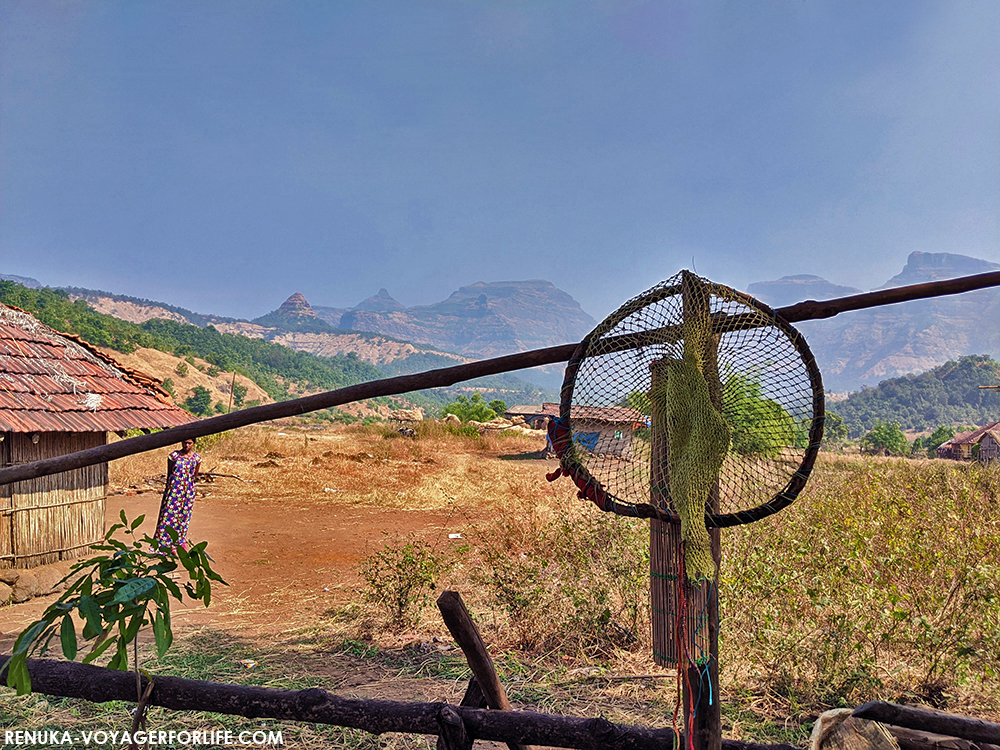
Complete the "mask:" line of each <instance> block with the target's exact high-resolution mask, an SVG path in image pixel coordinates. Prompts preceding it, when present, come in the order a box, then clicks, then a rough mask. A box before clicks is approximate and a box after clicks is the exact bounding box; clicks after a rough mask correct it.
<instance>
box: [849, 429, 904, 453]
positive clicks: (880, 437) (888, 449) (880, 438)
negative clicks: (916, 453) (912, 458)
mask: <svg viewBox="0 0 1000 750" xmlns="http://www.w3.org/2000/svg"><path fill="white" fill-rule="evenodd" d="M861 450H862V451H864V452H865V453H887V454H889V455H892V456H905V455H907V454H909V452H910V443H909V441H908V440H907V439H906V435H904V434H903V430H902V429H900V426H899V422H892V423H889V422H876V423H875V426H874V427H872V429H871V431H870V432H868V434H867V435H865V436H864V437H863V438H861Z"/></svg>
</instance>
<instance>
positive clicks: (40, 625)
mask: <svg viewBox="0 0 1000 750" xmlns="http://www.w3.org/2000/svg"><path fill="white" fill-rule="evenodd" d="M119 517H120V518H121V523H116V524H115V525H113V526H112V527H111V528H110V529H108V531H107V533H106V534H105V535H104V540H103V543H102V544H95V545H93V546H92V547H91V549H92V550H96V551H99V552H103V553H105V554H103V555H99V556H97V557H92V558H90V559H88V560H82V561H80V562H78V563H76V564H75V565H74V566H73V569H72V571H71V574H70V576H67V578H69V577H73V576H75V578H74V580H73V581H72V582H71V583H70V584H69V588H68V589H67V590H66V592H65V593H64V594H63V595H62V596H60V597H59V599H58V601H56V602H54V603H52V604H50V605H49V607H48V608H47V609H46V610H45V612H43V613H42V617H41V619H39V620H36V621H35V622H34V623H32V624H31V625H30V626H28V627H27V628H26V629H25V630H24V631H22V632H21V634H20V635H19V636H18V638H17V641H15V643H14V648H13V650H12V652H11V658H10V660H9V661H8V662H7V664H6V665H5V667H4V669H6V670H7V685H8V687H12V688H16V689H17V694H18V695H24V694H25V693H28V692H31V676H30V675H29V673H28V667H27V659H28V656H30V655H31V653H32V652H33V651H34V650H36V649H38V650H40V651H41V653H42V655H44V654H45V652H46V650H47V649H48V647H49V644H50V643H51V642H52V640H53V638H57V637H58V638H59V642H60V645H61V646H62V652H63V656H65V657H66V658H67V659H69V660H70V661H73V660H74V659H75V658H76V656H77V652H78V650H79V640H78V638H77V633H76V623H75V622H74V618H73V613H74V612H75V613H76V619H77V620H79V621H80V622H82V624H83V632H82V633H81V635H82V638H83V640H85V641H93V642H94V643H93V645H92V646H91V647H90V650H89V652H88V653H87V655H86V656H84V658H83V663H84V664H89V663H90V662H92V661H94V659H96V658H98V657H99V656H100V655H101V654H102V653H104V652H105V651H107V650H108V649H110V648H112V647H113V654H114V655H113V656H112V657H111V661H110V662H109V663H108V668H109V669H120V670H124V669H128V662H129V655H128V649H129V646H132V654H133V664H134V671H135V676H136V687H137V689H138V686H139V684H140V683H139V672H140V667H139V649H138V635H139V631H140V630H141V629H142V628H143V627H144V626H146V625H150V626H152V628H153V636H154V639H155V642H156V651H157V655H158V656H160V657H161V658H162V657H163V655H164V654H165V653H166V652H167V650H168V649H169V648H170V645H171V643H173V639H174V635H173V630H172V628H171V619H170V599H171V598H173V599H176V600H177V601H180V602H183V601H184V595H185V593H186V594H187V597H188V598H190V599H194V600H195V601H201V602H203V603H204V604H205V606H206V607H207V606H208V605H209V604H210V603H211V601H212V581H216V582H218V583H222V584H225V583H226V582H225V581H224V580H222V578H221V577H220V576H219V574H218V573H216V572H215V571H214V570H212V568H211V565H210V558H209V557H208V554H207V553H206V552H205V548H206V546H207V545H208V542H200V543H199V544H196V545H194V546H193V547H191V548H190V549H187V550H186V549H184V548H183V547H181V546H179V545H176V546H174V547H173V549H172V550H171V551H166V552H165V551H163V550H161V549H160V548H159V546H158V543H157V542H156V541H155V540H154V539H152V538H151V537H149V536H144V537H142V538H141V539H137V538H136V535H135V532H136V530H137V529H138V528H139V526H140V524H142V522H143V519H144V518H145V516H139V517H138V518H137V519H135V520H134V521H129V520H128V519H127V518H126V517H125V511H121V513H120V514H119ZM119 531H124V533H125V534H127V535H129V536H130V537H131V541H130V542H122V541H120V540H119V539H116V538H115V535H116V534H117V533H118V532H119ZM172 532H173V530H171V533H172ZM178 563H179V564H180V566H183V570H184V571H185V572H186V573H187V578H188V581H187V582H185V583H184V584H183V586H184V588H183V590H182V589H181V587H180V586H178V584H177V583H176V582H175V579H176V578H180V576H179V575H178V572H179V571H178V568H179V567H180V566H179V565H178ZM2 671H3V670H2V669H0V672H2ZM136 698H137V699H140V696H138V695H137V696H136ZM140 718H141V715H140ZM135 728H136V726H135V725H133V731H135Z"/></svg>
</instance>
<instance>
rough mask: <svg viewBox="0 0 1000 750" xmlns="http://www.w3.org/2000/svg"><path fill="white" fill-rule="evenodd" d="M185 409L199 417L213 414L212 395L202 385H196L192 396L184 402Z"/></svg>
mask: <svg viewBox="0 0 1000 750" xmlns="http://www.w3.org/2000/svg"><path fill="white" fill-rule="evenodd" d="M184 408H185V409H187V410H188V411H189V412H191V413H192V414H194V415H195V416H198V417H204V416H207V415H209V414H211V413H212V393H211V391H209V390H208V388H205V387H204V386H202V385H196V386H195V387H194V388H193V389H192V390H191V395H190V396H188V397H187V399H186V400H185V401H184Z"/></svg>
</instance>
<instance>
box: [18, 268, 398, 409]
mask: <svg viewBox="0 0 1000 750" xmlns="http://www.w3.org/2000/svg"><path fill="white" fill-rule="evenodd" d="M0 302H2V303H4V304H8V305H14V306H15V307H20V308H21V309H23V310H26V311H28V312H30V313H31V314H32V315H34V316H35V317H37V318H38V319H39V320H40V321H42V322H43V323H45V324H46V325H48V326H51V327H52V328H55V329H56V330H58V331H61V332H63V333H71V334H75V335H77V336H79V337H80V338H82V339H84V340H86V341H89V342H90V343H92V344H96V345H98V346H104V347H108V348H110V349H114V350H116V351H119V352H123V353H125V354H129V353H131V352H133V351H135V350H137V349H138V348H147V349H157V350H159V351H162V352H168V353H170V354H174V355H176V356H181V357H184V356H189V355H190V356H196V357H199V358H201V359H203V360H205V361H207V362H208V363H209V364H210V365H213V366H215V367H217V368H218V369H219V370H220V371H227V372H234V371H235V372H239V373H241V374H243V375H245V376H246V377H248V378H250V379H251V380H253V381H254V382H255V383H257V385H259V386H260V387H261V388H263V389H264V390H265V391H266V392H267V394H268V395H269V396H270V397H271V398H273V399H275V400H278V401H281V400H284V399H287V398H292V397H294V396H296V395H300V394H302V393H305V392H315V391H325V390H333V389H335V388H341V387H343V386H346V385H352V384H354V383H360V382H365V381H368V380H378V379H380V378H381V377H383V373H382V372H381V371H380V370H378V369H376V368H375V367H374V366H373V365H371V364H368V363H367V362H363V361H361V360H360V359H358V358H357V357H356V356H355V357H318V356H315V355H312V354H308V353H306V352H296V351H293V350H291V349H289V348H287V347H284V346H281V345H279V344H273V343H271V342H269V341H263V340H260V339H251V338H246V337H244V336H234V335H231V334H226V333H221V332H219V331H218V330H217V329H216V328H214V327H213V326H206V327H204V328H202V327H198V326H194V325H190V324H188V323H181V322H178V321H176V320H165V319H161V318H154V319H151V320H147V321H146V322H144V323H141V324H139V323H132V322H128V321H123V320H120V319H118V318H115V317H113V316H111V315H105V314H103V313H99V312H96V311H94V310H92V309H91V308H90V307H89V305H87V304H86V303H85V302H84V301H82V300H77V301H73V300H72V299H71V298H70V295H69V294H68V293H67V292H65V291H63V290H58V289H55V290H54V289H48V288H43V289H28V288H26V287H23V286H21V285H19V284H15V283H14V282H12V281H0Z"/></svg>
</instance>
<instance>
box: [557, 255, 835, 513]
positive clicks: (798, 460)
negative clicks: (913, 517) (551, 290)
mask: <svg viewBox="0 0 1000 750" xmlns="http://www.w3.org/2000/svg"><path fill="white" fill-rule="evenodd" d="M695 366H697V369H698V370H700V372H701V375H702V376H703V378H701V379H700V380H699V383H698V384H697V388H693V386H692V387H690V388H689V387H688V386H684V385H682V380H683V378H684V375H683V373H684V372H685V371H686V370H685V368H688V369H690V368H694V367H695ZM702 381H703V382H704V386H702V385H701V384H700V383H701V382H702ZM699 389H700V390H699ZM701 402H704V403H701ZM677 415H680V416H677ZM685 415H687V416H685ZM717 415H721V417H722V420H721V423H719V424H715V423H713V422H712V420H715V422H718V421H719V420H718V416H717ZM822 422H823V387H822V383H821V380H820V375H819V371H818V369H817V367H816V364H815V361H814V360H813V357H812V354H811V352H810V351H809V349H808V347H807V346H806V343H805V341H804V339H803V338H802V337H801V335H800V334H799V333H798V332H797V331H795V329H793V328H792V327H791V326H790V325H789V324H787V323H786V322H784V321H782V320H780V319H779V318H777V317H776V316H775V314H774V312H773V311H772V310H771V309H770V308H768V307H767V306H765V305H763V304H761V303H759V302H757V301H756V300H754V299H753V298H751V297H749V296H747V295H744V294H741V293H739V292H737V291H735V290H733V289H730V288H728V287H725V286H722V285H719V284H713V283H711V282H708V281H706V280H704V279H700V278H699V277H697V276H695V275H694V274H691V273H689V272H686V271H685V272H682V273H681V274H678V275H677V276H675V277H674V278H672V279H670V280H668V281H665V282H662V283H661V284H659V285H657V286H656V287H654V288H653V289H650V290H649V291H648V292H646V293H644V294H642V295H640V296H638V297H636V298H634V299H632V300H630V301H629V302H627V303H625V304H624V305H623V306H622V307H621V308H620V309H619V310H617V311H616V312H615V313H613V314H612V315H611V316H610V317H609V318H608V319H607V320H605V321H604V322H603V323H601V324H600V325H599V326H598V327H597V328H596V329H595V330H594V331H593V332H592V333H591V334H590V336H588V337H587V338H586V339H585V340H584V341H583V342H582V343H581V344H580V347H579V348H578V349H577V352H576V356H574V358H573V360H572V361H571V362H570V364H569V365H568V367H567V370H566V381H565V383H564V385H563V394H562V404H561V416H560V419H558V420H556V422H555V424H554V425H553V427H552V438H553V443H554V445H555V447H556V450H557V452H558V453H559V454H560V458H561V463H562V467H563V470H564V472H565V473H567V474H569V475H570V476H572V477H573V479H574V481H575V482H576V483H577V485H578V486H579V488H580V491H581V495H583V496H586V497H588V498H590V499H591V500H594V501H595V502H597V503H598V505H600V506H601V507H602V508H603V509H605V510H609V511H613V512H616V513H620V514H622V515H629V516H640V517H660V518H665V517H666V518H674V519H676V513H677V511H678V508H677V503H675V501H674V498H673V497H672V495H671V492H670V487H671V486H674V487H675V489H676V487H677V486H678V485H677V480H678V476H677V473H678V472H681V473H682V475H681V478H683V477H684V476H685V474H683V473H687V474H690V473H692V472H694V473H698V472H701V473H702V474H711V476H705V477H696V478H695V479H697V480H699V481H701V483H702V484H704V485H705V486H706V487H709V486H710V489H708V490H706V491H707V492H708V495H707V497H706V499H705V500H704V502H705V503H706V508H705V512H706V522H707V523H708V525H710V526H731V525H735V524H739V523H748V522H751V521H754V520H757V519H758V518H761V517H763V516H766V515H769V514H770V513H774V512H776V511H777V510H780V509H781V508H783V507H785V506H787V505H788V504H789V503H791V502H792V501H793V500H794V499H795V496H796V495H797V494H798V492H799V491H800V490H801V488H802V486H803V485H804V484H805V480H806V477H807V476H808V474H809V471H810V469H811V467H812V462H813V460H814V459H815V454H816V452H817V450H818V448H819V442H820V438H821V435H822ZM710 423H711V424H710ZM710 428H711V429H710ZM682 430H683V431H685V432H684V434H683V435H681V434H680V432H681V431H682ZM678 446H682V447H684V449H685V453H686V454H687V455H688V461H687V462H686V463H684V462H683V461H682V457H681V455H679V454H680V453H681V451H679V450H678ZM672 452H673V455H671V453H672ZM692 456H693V459H692ZM706 483H707V484H706ZM695 484H697V482H695ZM675 494H676V493H675ZM699 502H701V501H699Z"/></svg>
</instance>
